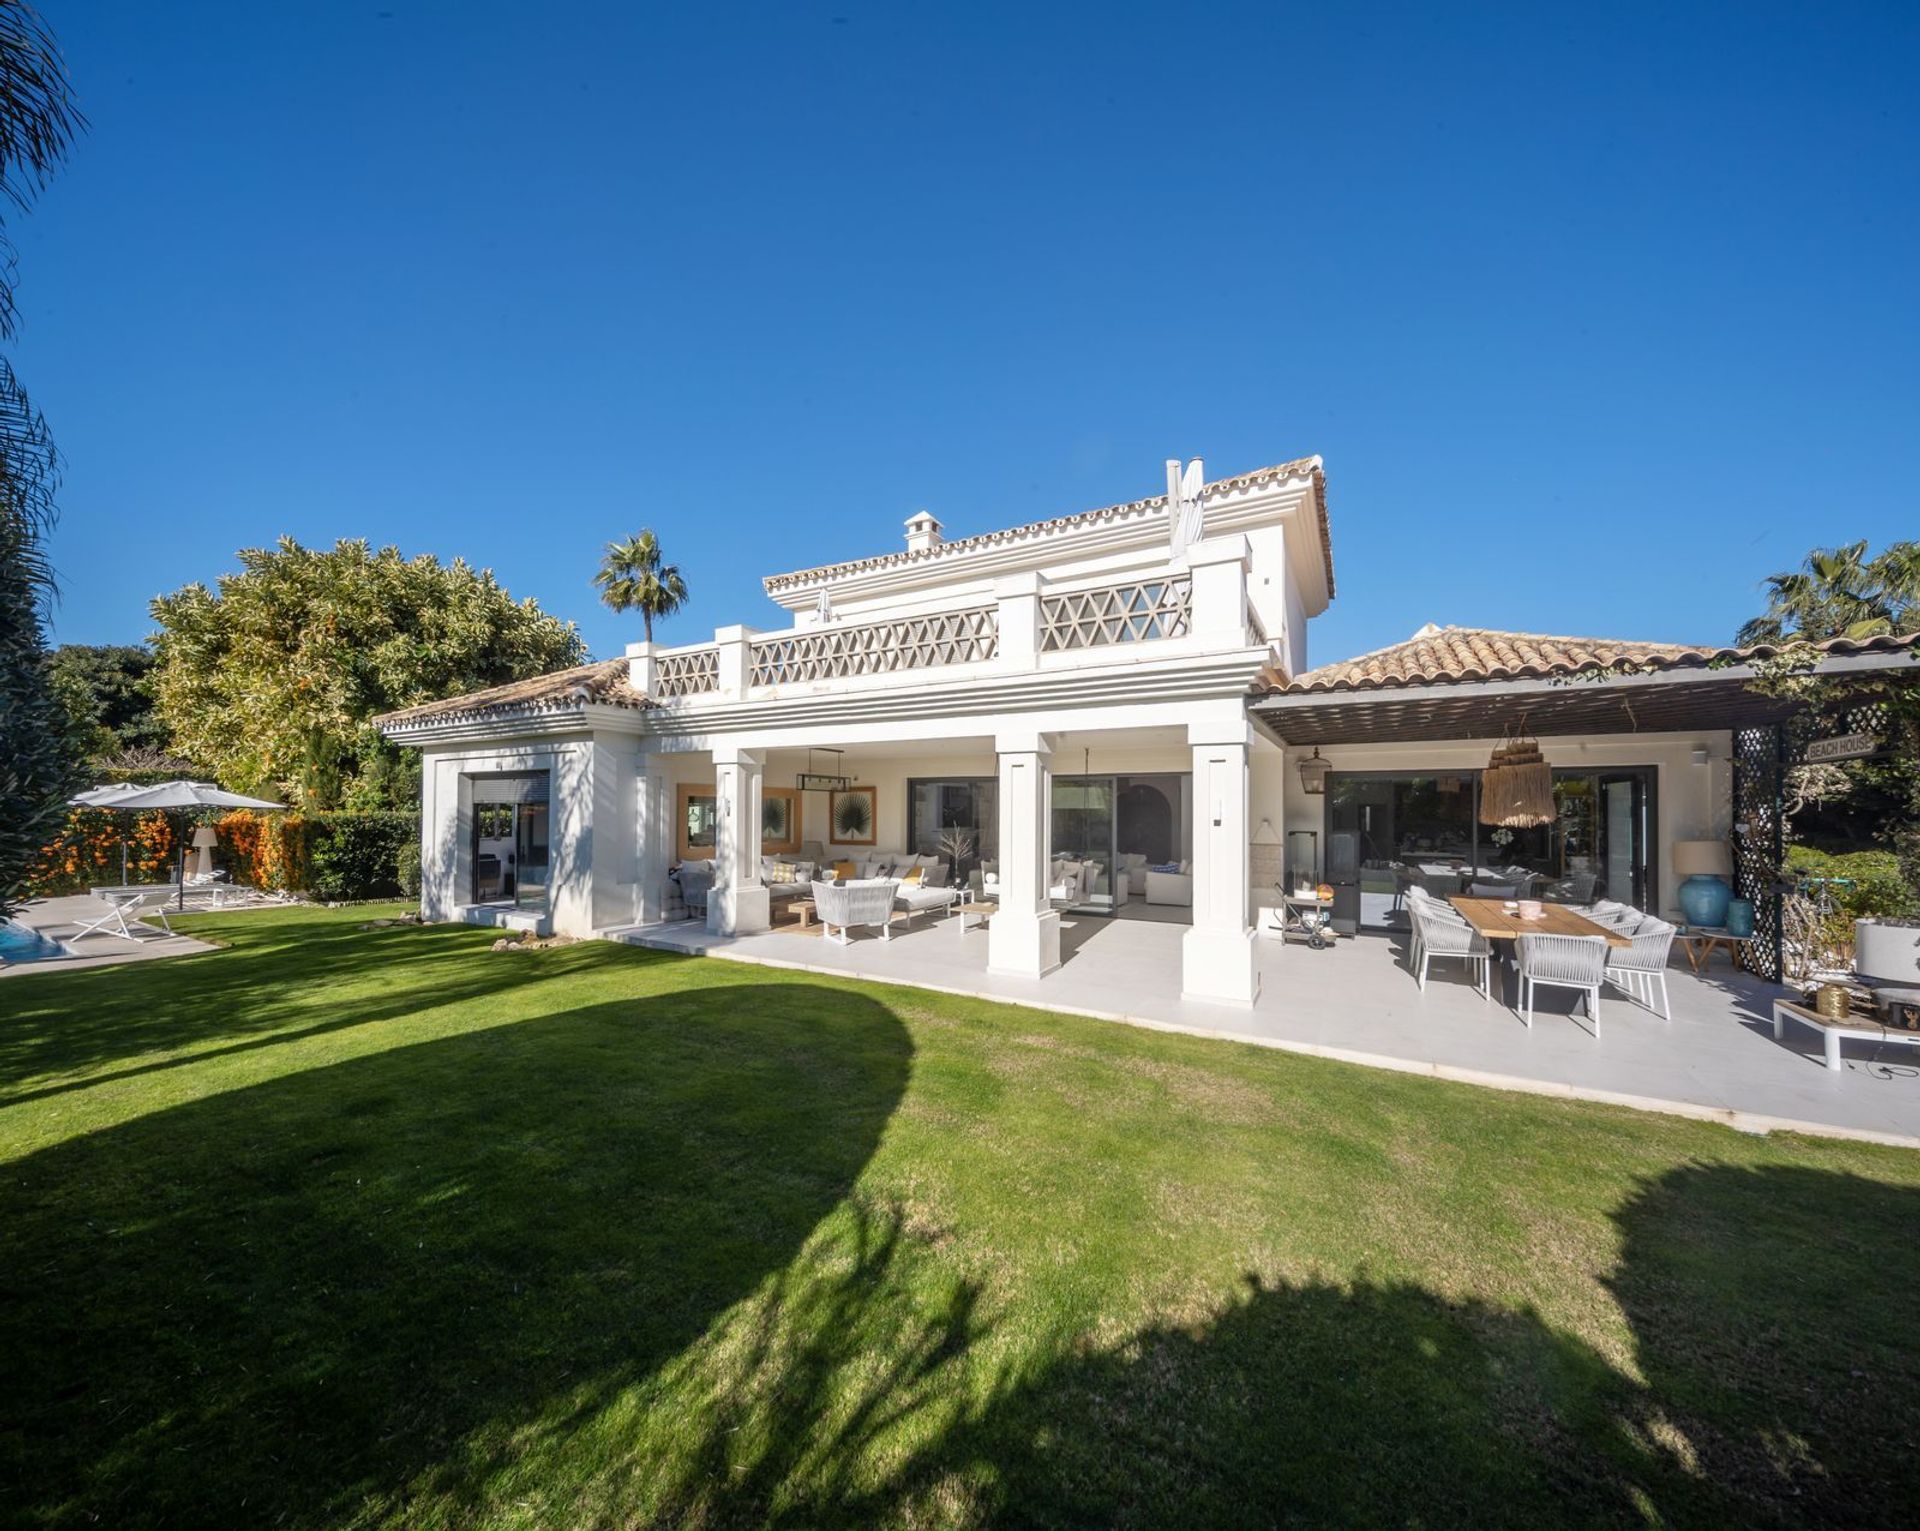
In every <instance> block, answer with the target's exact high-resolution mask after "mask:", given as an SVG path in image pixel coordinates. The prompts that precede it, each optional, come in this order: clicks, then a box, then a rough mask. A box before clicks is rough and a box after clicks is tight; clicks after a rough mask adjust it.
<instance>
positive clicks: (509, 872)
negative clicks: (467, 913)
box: [469, 771, 550, 909]
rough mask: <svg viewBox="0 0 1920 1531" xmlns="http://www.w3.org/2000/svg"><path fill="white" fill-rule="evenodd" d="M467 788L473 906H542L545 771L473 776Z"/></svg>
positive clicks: (545, 841) (545, 864)
mask: <svg viewBox="0 0 1920 1531" xmlns="http://www.w3.org/2000/svg"><path fill="white" fill-rule="evenodd" d="M471 787H472V792H473V822H472V838H471V841H470V844H469V850H470V853H471V858H472V863H473V879H472V886H471V895H472V899H473V902H474V903H476V904H514V905H517V906H518V907H520V908H522V909H539V908H544V907H545V905H546V902H547V892H548V888H547V880H548V879H547V868H548V863H549V860H550V853H549V833H548V821H549V817H550V816H549V812H548V799H549V795H550V793H549V780H548V773H547V772H545V771H527V772H521V773H516V774H513V775H502V776H475V777H473V778H471Z"/></svg>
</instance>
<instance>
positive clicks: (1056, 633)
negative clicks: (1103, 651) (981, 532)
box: [1040, 579, 1193, 654]
mask: <svg viewBox="0 0 1920 1531" xmlns="http://www.w3.org/2000/svg"><path fill="white" fill-rule="evenodd" d="M1192 622H1193V582H1192V581H1191V580H1187V579H1150V580H1142V581H1141V582H1139V583H1138V584H1132V585H1107V586H1104V587H1102V588H1101V589H1098V590H1077V591H1073V592H1071V593H1069V594H1065V595H1050V596H1047V597H1046V598H1045V599H1044V600H1042V601H1041V603H1040V652H1041V653H1043V654H1051V653H1059V652H1063V651H1065V650H1069V649H1091V648H1100V647H1103V646H1105V645H1107V644H1112V643H1145V642H1147V641H1148V640H1150V639H1154V638H1183V637H1185V636H1186V634H1187V633H1188V631H1190V629H1191V627H1192Z"/></svg>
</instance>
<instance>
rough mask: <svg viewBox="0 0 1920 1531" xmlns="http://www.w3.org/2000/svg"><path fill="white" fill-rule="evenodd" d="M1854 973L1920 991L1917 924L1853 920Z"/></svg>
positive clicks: (1919, 955) (1918, 930)
mask: <svg viewBox="0 0 1920 1531" xmlns="http://www.w3.org/2000/svg"><path fill="white" fill-rule="evenodd" d="M1853 970H1854V972H1856V973H1858V974H1859V975H1860V976H1861V977H1862V978H1877V979H1879V980H1880V981H1881V982H1882V983H1886V984H1898V985H1900V986H1902V987H1905V988H1920V925H1905V924H1896V923H1894V922H1892V921H1888V920H1855V921H1854V922H1853Z"/></svg>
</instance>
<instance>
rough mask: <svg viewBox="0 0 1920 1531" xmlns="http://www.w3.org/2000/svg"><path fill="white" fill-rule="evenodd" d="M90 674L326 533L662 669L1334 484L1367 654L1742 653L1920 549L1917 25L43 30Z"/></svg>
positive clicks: (1100, 23) (1345, 593)
mask: <svg viewBox="0 0 1920 1531" xmlns="http://www.w3.org/2000/svg"><path fill="white" fill-rule="evenodd" d="M43 9H44V12H45V14H46V17H47V19H48V21H49V23H50V24H51V25H52V26H53V28H54V29H55V31H56V32H57V33H58V35H59V36H60V37H61V39H62V42H63V44H64V46H65V49H66V52H67V54H68V58H69V62H70V65H71V68H72V72H73V76H74V79H75V82H76V85H77V87H78V90H79V93H80V96H81V99H82V103H83V105H84V108H85V110H86V112H87V113H88V115H89V116H90V117H91V119H92V123H93V128H92V132H91V133H90V134H89V135H88V136H87V138H86V139H85V140H83V141H82V142H81V143H80V145H79V146H78V149H77V151H76V153H75V155H74V157H73V162H72V164H71V166H70V167H69V169H68V170H67V171H66V173H65V174H64V175H63V176H62V177H61V179H60V180H59V181H58V183H57V184H56V185H55V187H54V188H53V190H52V191H51V192H50V194H49V195H48V196H47V197H46V199H45V200H44V202H43V203H42V204H41V205H40V206H39V207H38V208H37V209H36V210H35V211H34V212H33V213H32V214H31V216H29V217H27V218H24V219H15V220H13V222H14V228H15V232H16V234H17V237H18V243H19V245H20V280H21V284H22V286H21V300H22V304H23V309H24V313H25V318H26V331H25V336H24V339H23V342H22V343H21V345H20V346H19V347H18V348H17V363H18V366H19V368H20V370H21V373H22V375H23V377H24V379H25V381H26V382H27V384H28V386H29V388H30V389H31V390H32V392H33V394H34V396H35V398H36V400H37V401H38V402H39V403H40V405H41V406H42V407H43V408H44V409H45V411H46V413H47V415H48V416H49V418H50V420H51V421H52V424H53V426H54V429H55V432H56V435H57V437H58V440H59V442H60V445H61V447H62V448H63V450H64V451H65V453H66V454H67V456H68V458H69V459H70V468H69V474H68V480H67V488H66V491H65V495H64V514H65V520H64V522H63V524H62V527H61V529H60V531H59V533H58V536H57V538H56V541H55V544H54V552H55V556H56V559H57V561H58V563H59V565H60V568H61V570H62V573H63V576H64V582H65V594H64V597H63V601H62V604H61V606H60V608H59V610H58V613H57V636H58V637H59V638H60V639H61V640H64V641H72V642H111V641H125V640H132V639H137V638H139V637H141V636H143V635H144V634H145V633H146V632H147V630H148V627H149V623H148V619H147V615H146V604H147V601H148V599H149V598H150V597H151V596H153V595H154V594H156V593H158V592H160V591H162V590H167V589H172V588H174V587H176V586H178V585H180V584H183V583H185V582H186V581H188V580H192V579H205V580H209V581H210V580H211V579H212V578H213V577H215V576H216V575H218V574H220V573H221V572H223V571H225V570H228V569H230V568H231V567H232V566H233V562H232V555H233V552H234V550H235V549H236V548H238V547H241V546H247V545H256V544H262V543H267V542H270V541H272V540H273V539H274V538H275V537H277V536H280V535H281V534H283V533H284V534H289V535H292V536H294V537H297V538H299V539H301V540H302V541H304V542H309V543H318V544H326V543H330V542H331V541H332V540H333V539H334V538H337V537H347V536H363V537H368V538H372V539H374V540H375V541H380V542H385V541H391V542H395V543H398V544H399V545H400V546H401V547H402V548H404V549H406V550H407V551H409V552H418V551H428V552H433V553H437V554H439V555H441V556H442V557H450V556H452V555H455V554H459V555H461V556H464V557H466V558H467V559H469V560H471V561H473V562H474V563H477V564H482V565H486V566H489V567H491V568H493V569H494V570H495V571H496V572H497V573H498V574H499V576H500V578H501V580H502V581H503V582H504V583H505V584H506V586H507V587H508V588H509V589H510V590H512V591H513V592H514V593H515V594H516V595H531V596H534V597H537V598H538V599H539V601H540V602H541V603H542V604H543V605H544V606H546V607H547V608H548V609H550V610H552V611H554V612H557V613H559V614H561V615H563V616H567V617H571V618H574V619H576V620H578V621H579V623H580V625H581V628H582V630H583V631H584V632H585V634H586V636H587V638H588V641H589V642H590V644H591V645H592V647H593V649H594V651H595V653H596V654H600V655H608V654H615V653H618V652H619V651H620V647H621V645H622V644H623V643H624V642H626V641H627V639H628V638H630V637H634V636H637V635H638V628H637V624H629V623H624V622H622V621H620V620H618V619H615V618H614V617H612V616H611V614H609V613H607V612H605V611H604V610H603V609H601V608H599V607H598V606H597V605H596V604H595V600H594V595H593V592H592V590H591V589H590V587H589V584H588V579H589V577H590V575H591V573H592V571H593V568H594V566H595V562H596V559H597V555H598V552H599V549H600V546H601V544H602V543H603V542H604V541H605V540H606V539H607V538H609V537H611V536H614V535H616V534H619V533H624V532H627V531H630V530H632V529H635V528H637V527H640V526H642V525H652V526H653V527H655V528H656V529H657V530H658V531H659V533H660V535H661V537H662V538H663V540H664V541H665V542H666V544H667V547H668V550H669V552H670V554H671V555H672V556H673V557H674V558H676V559H677V560H678V561H679V562H680V563H681V565H682V566H683V568H684V569H685V571H686V573H687V577H688V580H689V582H690V584H691V585H692V587H693V591H694V599H693V602H692V605H691V606H690V608H689V609H688V610H687V612H686V613H685V614H684V615H682V616H681V617H679V618H677V619H675V620H674V621H672V622H670V623H669V624H667V625H666V627H665V628H664V629H663V631H662V636H663V637H664V638H666V639H667V640H669V641H678V642H686V641H691V640H693V639H695V638H698V637H700V636H702V635H703V634H704V633H706V632H708V631H710V630H711V628H712V627H713V626H714V625H715V624H717V623H724V622H735V621H747V622H752V623H756V624H759V625H764V626H774V625H778V623H779V613H778V612H777V609H776V608H774V607H772V606H771V605H770V604H769V603H767V602H766V600H765V598H764V596H763V595H762V593H761V591H760V587H759V577H760V576H761V575H762V574H765V573H771V572H777V571H780V570H785V569H789V568H795V567H801V566H804V565H808V564H812V563H818V562H822V561H825V560H830V559H835V558H842V557H855V556H862V555H865V554H869V553H875V552H883V551H888V550H891V549H893V548H895V547H898V546H899V545H900V523H901V521H902V519H903V518H904V517H906V516H907V515H908V514H909V513H910V512H911V511H913V510H915V509H916V508H919V507H922V506H924V507H927V508H930V509H931V510H933V512H934V513H935V514H936V515H938V516H939V517H941V519H942V520H943V521H944V522H945V523H946V526H947V529H948V534H949V535H950V536H953V535H964V534H967V533H970V532H976V531H984V530H988V529H990V528H993V527H997V526H1003V525H1010V524H1015V523H1018V522H1022V521H1027V520H1032V519H1036V518H1039V517H1044V516H1048V515H1055V514H1063V513H1066V512H1070V511H1074V510H1080V509H1085V508H1088V507H1090V506H1095V505H1103V504H1108V503H1112V502H1114V501H1116V500H1125V499H1130V498H1133V497H1136V496H1139V495H1144V494H1152V493H1155V492H1157V491H1158V490H1160V489H1161V488H1163V487H1164V482H1163V480H1164V474H1163V470H1162V469H1161V467H1160V463H1161V460H1162V459H1163V458H1165V457H1167V456H1171V455H1177V454H1189V455H1190V454H1200V455H1202V456H1204V457H1205V458H1206V460H1207V464H1208V468H1209V471H1210V473H1211V474H1216V475H1217V474H1226V473H1233V472H1238V471H1242V470H1245V469H1248V468H1251V467H1255V466H1258V465H1260V464H1263V463H1268V462H1275V461H1281V460H1284V459H1287V458H1291V457H1295V456H1300V455H1304V454H1308V453H1314V452H1318V453H1320V454H1322V455H1323V456H1324V457H1325V458H1326V461H1327V470H1328V476H1329V482H1330V501H1331V510H1332V515H1333V526H1334V548H1335V556H1336V560H1337V565H1338V574H1339V581H1340V588H1341V592H1342V594H1341V596H1340V598H1339V599H1338V600H1337V601H1336V602H1335V604H1334V606H1333V609H1332V610H1331V611H1330V612H1329V613H1328V614H1327V616H1325V617H1324V618H1322V619H1320V620H1319V621H1318V622H1317V623H1316V624H1315V625H1314V628H1313V632H1312V642H1313V656H1314V658H1315V659H1316V660H1318V661H1325V660H1329V659H1334V658H1339V657H1342V656H1344V655H1347V654H1350V653H1354V652H1357V651H1359V650H1362V649H1365V648H1369V647H1374V646H1377V645H1379V644H1381V643H1386V642H1391V641H1393V640H1395V639H1398V638H1400V637H1403V636H1405V635H1406V634H1407V633H1409V632H1411V631H1412V630H1413V629H1414V628H1415V627H1416V626H1418V625H1419V624H1420V623H1422V622H1424V621H1428V620H1433V621H1439V622H1461V623H1468V624H1484V625H1489V626H1501V627H1513V628H1521V629H1531V630H1536V631H1549V632H1572V633H1582V634H1604V635H1620V636H1632V637H1649V638H1678V639H1699V640H1723V639H1726V638H1728V637H1729V636H1730V635H1731V633H1732V630H1733V629H1734V627H1735V626H1736V625H1737V624H1738V623H1739V622H1740V620H1741V619H1743V618H1744V617H1746V616H1747V615H1749V614H1751V612H1752V610H1753V609H1754V607H1755V604H1756V600H1757V597H1756V594H1755V586H1756V584H1757V582H1758V581H1759V580H1760V578H1761V577H1762V576H1763V575H1764V574H1766V573H1767V572H1768V571H1770V570H1773V569H1776V568H1780V567H1783V566H1788V565H1791V564H1793V563H1795V562H1797V561H1798V559H1799V558H1800V557H1801V555H1802V554H1804V552H1805V551H1806V550H1807V548H1808V547H1809V546H1811V545H1813V544H1814V543H1816V542H1831V541H1836V540H1842V539H1846V538H1850V537H1856V536H1864V537H1869V538H1872V539H1873V540H1874V541H1875V542H1876V543H1879V542H1883V541H1885V540H1887V539H1890V538H1893V537H1895V536H1900V535H1907V536H1913V535H1920V495H1917V494H1916V490H1915V482H1916V476H1917V470H1920V461H1917V459H1920V295H1917V291H1916V287H1917V282H1920V87H1917V86H1916V83H1915V82H1916V80H1920V5H1915V4H1912V3H1903V4H1886V5H1879V6H1846V5H1821V6H1813V5H1810V4H1797V5H1767V4H1744V3H1743V4H1738V5H1727V6H1724V7H1718V8H1715V7H1710V6H1706V5H1682V6H1671V5H1657V6H1648V7H1645V8H1637V7H1631V6H1623V5H1608V6H1596V5H1583V6H1577V7H1576V6H1565V7H1559V8H1555V7H1548V6H1538V5H1519V6H1514V7H1512V8H1510V9H1500V8H1491V7H1485V8H1483V7H1478V6H1468V5H1451V6H1448V5H1419V6H1407V7H1402V8H1394V7H1387V6H1366V7H1359V6H1355V7H1349V6H1329V5H1324V4H1315V5H1305V4H1278V3H1267V4H1252V5H1246V6H1242V7H1235V6H1216V7H1197V6H1177V7H1176V6H1166V7H1163V8H1152V9H1148V8H1136V7H1130V6H1124V5H1100V6H1087V7H1085V8H1084V9H1082V10H1080V11H1079V12H1078V13H1069V12H1068V11H1067V10H1066V9H1065V8H1062V7H1051V6H1032V5H1018V6H1007V7H1000V6H991V5H984V4H977V3H971V4H968V5H965V6H949V7H944V8H940V9H935V8H932V7H917V6H904V5H896V4H885V5H882V4H876V3H873V0H828V3H822V4H814V3H797V4H778V5H776V4H771V3H768V4H760V5H746V6H725V5H708V4H699V5H678V6H673V7H643V6H640V5H632V4H618V5H616V4H601V5H589V4H585V3H579V4H566V3H552V4H542V5H537V6H536V5H527V4H525V3H516V4H511V5H508V4H480V3H473V0H458V3H454V0H445V3H435V4H423V3H420V0H365V3H360V4H356V3H340V0H327V3H320V0H314V3H308V4H294V3H290V0H289V3H282V0H274V3H271V4H261V3H258V0H245V3H241V0H235V3H230V4H217V5H216V4H190V3H179V0H169V3H167V4H164V5H155V4H152V3H150V0H141V3H134V0H44V5H43Z"/></svg>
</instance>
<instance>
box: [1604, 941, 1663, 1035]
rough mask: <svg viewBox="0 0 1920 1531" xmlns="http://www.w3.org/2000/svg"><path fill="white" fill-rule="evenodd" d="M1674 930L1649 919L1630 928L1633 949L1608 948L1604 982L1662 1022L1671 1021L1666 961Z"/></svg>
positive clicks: (1625, 947) (1622, 947)
mask: <svg viewBox="0 0 1920 1531" xmlns="http://www.w3.org/2000/svg"><path fill="white" fill-rule="evenodd" d="M1675 934H1676V932H1675V930H1674V928H1673V926H1671V925H1669V924H1668V923H1667V922H1666V921H1665V920H1662V919H1656V918H1655V917H1654V916H1652V915H1648V916H1647V917H1646V918H1645V919H1643V920H1642V921H1641V922H1640V923H1639V924H1638V925H1636V926H1634V927H1633V945H1631V946H1617V947H1611V948H1609V949H1608V951H1607V982H1608V983H1611V984H1613V985H1615V986H1616V987H1618V988H1620V989H1623V990H1625V991H1626V992H1627V993H1628V994H1630V995H1632V996H1633V998H1634V999H1635V1000H1637V1001H1639V1003H1641V1004H1643V1005H1645V1006H1646V1007H1647V1008H1648V1009H1649V1010H1652V1011H1653V1013H1654V1014H1655V1015H1657V1016H1659V1017H1660V1019H1661V1020H1663V1021H1670V1020H1672V1019H1673V1007H1672V1005H1671V1004H1669V1003H1668V1000H1667V958H1668V956H1669V955H1670V954H1671V952H1672V950H1673V938H1674V935H1675ZM1656 984H1658V985H1659V988H1660V1003H1659V1005H1658V1006H1657V1007H1656V1006H1655V1005H1654V1003H1653V991H1654V986H1655V985H1656Z"/></svg>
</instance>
